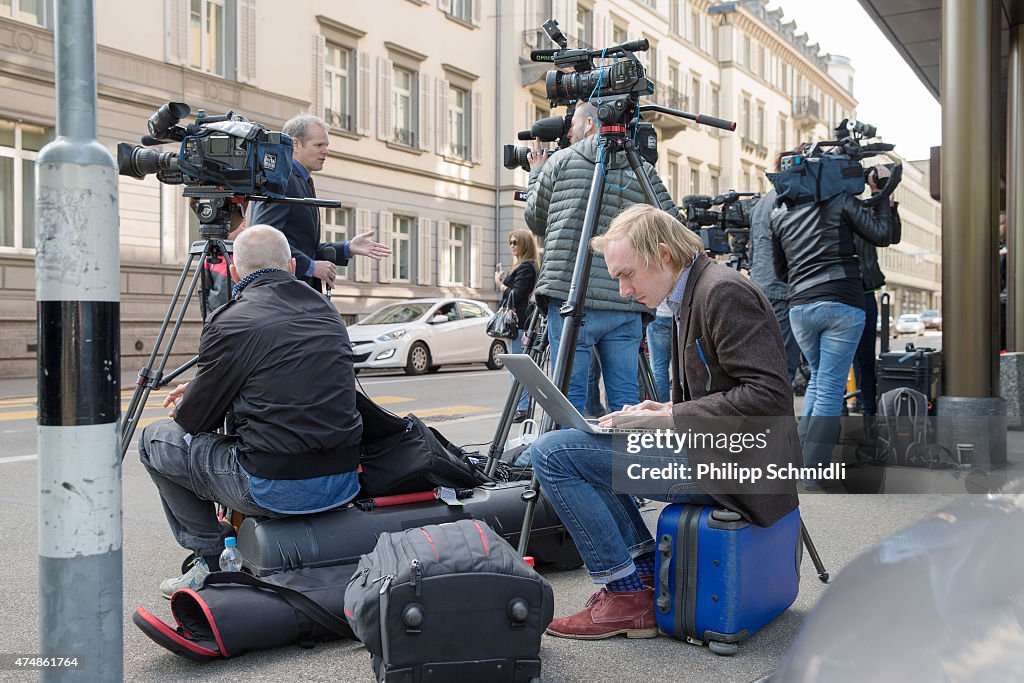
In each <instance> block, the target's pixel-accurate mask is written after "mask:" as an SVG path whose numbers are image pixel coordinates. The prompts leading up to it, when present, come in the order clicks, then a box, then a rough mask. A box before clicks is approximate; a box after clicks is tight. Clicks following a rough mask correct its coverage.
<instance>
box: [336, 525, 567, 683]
mask: <svg viewBox="0 0 1024 683" xmlns="http://www.w3.org/2000/svg"><path fill="white" fill-rule="evenodd" d="M553 614H554V596H553V593H552V590H551V585H550V584H549V583H548V582H547V581H546V580H545V579H544V578H543V577H541V576H540V574H538V573H537V572H536V571H534V569H533V567H531V566H530V565H529V564H527V563H526V562H525V561H524V560H523V558H521V557H520V556H519V554H518V553H517V552H516V551H515V550H514V549H513V548H512V546H510V545H509V544H508V543H507V542H506V541H505V540H504V539H503V538H501V536H499V535H498V534H497V533H496V532H495V531H494V530H493V529H491V528H490V527H489V526H487V525H486V524H484V523H483V522H480V521H479V520H475V519H462V520H459V521H457V522H453V523H450V524H432V525H429V526H422V527H418V528H414V529H406V530H405V531H400V532H394V533H384V534H381V535H380V537H379V538H378V540H377V545H376V546H375V548H374V550H373V552H371V553H369V554H367V555H363V557H362V558H361V559H360V561H359V567H358V569H357V570H356V573H355V574H354V575H353V576H352V579H351V581H350V582H349V585H348V588H347V589H346V590H345V615H346V616H347V617H348V619H349V622H350V623H351V624H352V629H353V630H354V631H355V633H356V636H357V637H358V638H359V639H360V640H361V641H362V642H363V644H364V645H365V646H366V649H367V650H369V652H370V654H371V656H372V663H373V668H374V673H375V674H376V676H377V678H378V680H379V681H399V680H401V681H419V680H421V679H422V680H427V678H423V676H425V675H426V672H427V671H429V672H430V680H439V681H449V682H453V681H474V682H475V681H508V682H510V683H511V682H513V681H515V682H518V681H524V682H525V681H531V680H534V679H535V678H539V676H540V641H541V635H542V634H543V632H544V629H545V628H547V626H548V624H550V623H551V619H552V616H553Z"/></svg>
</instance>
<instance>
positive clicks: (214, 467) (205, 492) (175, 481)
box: [139, 420, 281, 555]
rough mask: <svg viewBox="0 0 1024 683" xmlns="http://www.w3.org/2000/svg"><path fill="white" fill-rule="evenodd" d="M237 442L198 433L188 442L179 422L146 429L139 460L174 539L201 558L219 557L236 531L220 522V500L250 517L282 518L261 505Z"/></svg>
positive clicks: (214, 435)
mask: <svg viewBox="0 0 1024 683" xmlns="http://www.w3.org/2000/svg"><path fill="white" fill-rule="evenodd" d="M236 441H237V439H235V438H234V437H231V436H224V435H222V434H197V435H195V436H193V437H192V443H191V445H190V444H187V443H185V430H184V429H182V428H181V426H180V425H178V423H177V422H174V421H171V420H162V421H160V422H154V423H153V424H151V425H149V426H148V427H146V428H145V429H144V430H142V436H141V437H140V438H139V459H140V460H141V461H142V464H143V465H144V466H145V468H146V469H147V470H148V471H149V476H150V477H152V479H153V483H154V484H156V488H157V491H159V492H160V502H161V503H163V507H164V514H165V515H166V516H167V523H168V524H169V525H170V527H171V533H172V534H174V540H176V541H177V542H178V544H179V545H180V546H181V547H182V548H185V549H187V550H192V551H194V552H195V553H196V555H219V554H220V552H221V551H222V550H223V549H224V539H225V538H227V537H228V536H233V535H234V533H235V532H234V531H233V530H232V529H231V527H230V526H228V525H227V524H221V522H220V520H218V519H217V511H216V509H215V506H214V502H217V503H220V504H222V505H226V506H227V507H229V508H231V509H232V510H237V511H238V512H241V513H244V514H246V515H256V516H260V517H280V516H281V515H279V514H278V513H276V512H271V511H270V510H267V509H264V508H262V507H260V506H259V505H257V504H256V502H255V501H254V500H253V498H252V492H250V491H249V475H247V474H246V473H245V471H244V470H242V467H241V466H240V465H239V464H238V459H237V458H236V457H235V454H234V445H235V443H236Z"/></svg>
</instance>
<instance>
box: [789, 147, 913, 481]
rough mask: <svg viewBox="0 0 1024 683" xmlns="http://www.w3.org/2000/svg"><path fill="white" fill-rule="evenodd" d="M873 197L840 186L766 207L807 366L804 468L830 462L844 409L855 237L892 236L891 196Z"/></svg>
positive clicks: (856, 285)
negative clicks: (864, 198)
mask: <svg viewBox="0 0 1024 683" xmlns="http://www.w3.org/2000/svg"><path fill="white" fill-rule="evenodd" d="M896 168H897V169H899V171H900V172H901V170H902V169H901V168H900V167H899V166H897V167H896ZM899 176H900V173H899V172H894V173H893V175H892V177H891V178H890V179H889V184H891V186H892V188H895V186H896V184H898V183H899ZM887 189H888V188H887ZM890 193H891V189H890ZM877 199H878V201H874V200H872V201H871V204H870V205H869V204H867V203H864V202H861V201H860V200H859V199H857V198H856V197H854V196H853V195H852V194H850V193H849V192H845V191H842V192H839V193H838V194H836V195H835V196H833V197H831V198H830V199H826V200H824V201H818V202H815V201H813V200H811V201H807V202H804V203H799V202H797V203H793V205H792V206H791V205H789V204H788V203H786V201H781V202H780V206H778V207H777V208H775V209H774V210H773V211H772V214H771V230H772V249H773V256H774V259H775V272H776V274H777V275H778V277H779V279H780V280H782V281H783V282H785V283H787V285H788V287H789V297H790V309H789V322H790V325H791V326H792V328H793V336H794V337H796V340H797V343H798V344H799V345H800V350H801V351H802V352H803V354H804V357H805V358H806V359H807V362H808V363H809V364H810V366H811V379H810V382H809V383H808V385H807V393H806V394H805V395H804V403H803V410H802V412H801V415H802V416H803V418H804V419H801V420H800V429H799V433H800V441H801V444H802V448H803V458H804V465H805V466H808V467H812V466H817V465H821V466H827V465H828V464H829V463H830V462H831V461H832V449H833V447H834V446H835V444H836V440H837V439H838V437H839V421H838V419H829V418H838V416H839V414H840V411H841V409H842V403H843V396H844V393H845V385H846V378H847V376H848V375H849V371H850V365H851V363H852V362H853V357H854V354H855V352H856V350H857V345H858V343H859V341H860V336H861V332H862V331H863V329H864V293H863V288H862V282H861V275H860V268H859V266H858V260H857V253H856V250H855V248H854V241H853V237H854V235H855V234H856V235H860V236H861V237H863V238H864V239H865V240H866V241H867V242H868V243H870V244H872V245H875V246H879V247H884V246H887V245H888V244H889V243H890V241H891V239H892V226H893V222H892V213H891V208H890V204H889V201H888V196H886V197H884V198H882V197H878V198H877ZM807 418H812V419H807ZM823 418H825V419H823ZM805 483H807V484H811V485H816V484H817V483H818V482H816V481H808V482H805Z"/></svg>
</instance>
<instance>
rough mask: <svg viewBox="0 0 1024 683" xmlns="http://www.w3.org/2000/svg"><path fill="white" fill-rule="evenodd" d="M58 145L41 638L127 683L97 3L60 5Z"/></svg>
mask: <svg viewBox="0 0 1024 683" xmlns="http://www.w3.org/2000/svg"><path fill="white" fill-rule="evenodd" d="M54 6H55V8H56V21H55V22H54V27H55V28H54V45H55V49H56V86H57V139H56V140H54V142H52V143H50V144H48V145H47V146H46V147H44V148H43V149H42V151H40V153H39V158H38V160H37V162H36V245H37V247H36V306H37V318H38V321H39V345H38V349H39V357H38V365H39V372H38V399H39V427H38V429H39V614H40V619H39V642H40V653H41V654H43V655H46V656H50V657H77V658H78V663H79V664H78V668H74V669H71V668H44V669H43V670H42V680H44V681H57V680H85V681H101V680H102V681H116V680H121V678H122V675H123V670H124V664H123V659H122V650H123V643H122V626H121V623H122V622H121V620H122V611H123V609H122V607H123V587H122V570H121V459H120V457H119V448H118V418H119V417H120V387H119V384H120V379H121V359H120V284H121V283H120V280H121V278H120V256H119V253H118V244H119V234H118V212H117V170H116V168H117V167H116V166H115V165H114V160H113V157H112V156H111V154H110V152H109V151H108V150H107V149H106V148H105V147H104V146H103V145H101V144H100V143H99V141H98V140H97V139H96V38H95V18H94V14H93V0H61V2H56V3H54Z"/></svg>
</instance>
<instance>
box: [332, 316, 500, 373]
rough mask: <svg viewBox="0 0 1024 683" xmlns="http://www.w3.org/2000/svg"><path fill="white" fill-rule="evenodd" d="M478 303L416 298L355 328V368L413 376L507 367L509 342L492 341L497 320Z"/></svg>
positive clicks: (352, 336) (351, 328)
mask: <svg viewBox="0 0 1024 683" xmlns="http://www.w3.org/2000/svg"><path fill="white" fill-rule="evenodd" d="M493 314H494V313H493V311H491V309H490V308H489V307H488V306H487V304H485V303H483V302H481V301H474V300H472V299H412V300H409V301H403V302H401V303H397V304H389V305H387V306H385V307H383V308H381V309H378V310H376V311H374V312H373V313H371V314H370V315H368V316H366V317H365V318H363V319H362V320H360V321H359V322H357V323H355V324H354V325H349V328H348V336H349V339H351V341H352V351H353V353H354V354H355V368H356V370H357V371H359V370H362V369H364V368H403V369H404V370H405V374H407V375H422V374H423V373H425V372H436V371H437V370H438V369H440V367H441V366H442V365H449V364H455V363H486V364H487V367H488V368H490V369H491V370H500V369H501V367H502V363H501V359H500V358H498V355H499V354H502V353H506V351H507V348H508V345H507V342H506V341H505V340H503V339H492V338H491V337H488V336H487V332H486V328H487V321H488V320H490V318H491V316H492V315H493Z"/></svg>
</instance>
